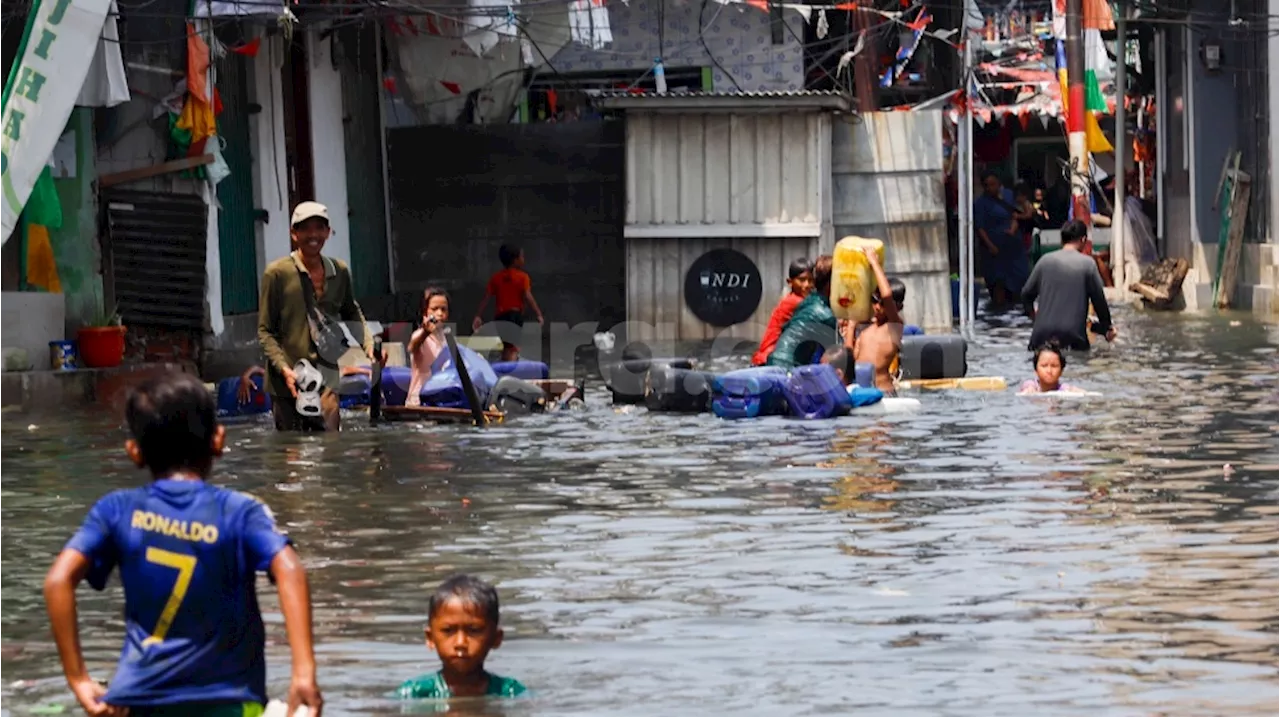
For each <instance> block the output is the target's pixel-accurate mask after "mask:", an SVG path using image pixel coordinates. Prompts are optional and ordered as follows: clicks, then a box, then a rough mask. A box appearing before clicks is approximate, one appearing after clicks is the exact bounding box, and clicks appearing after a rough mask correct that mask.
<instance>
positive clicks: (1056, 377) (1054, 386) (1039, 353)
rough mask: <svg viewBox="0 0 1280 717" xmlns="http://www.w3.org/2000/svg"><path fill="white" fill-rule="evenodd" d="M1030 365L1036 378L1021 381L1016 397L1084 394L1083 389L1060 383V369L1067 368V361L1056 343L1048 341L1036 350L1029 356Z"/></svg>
mask: <svg viewBox="0 0 1280 717" xmlns="http://www.w3.org/2000/svg"><path fill="white" fill-rule="evenodd" d="M1031 365H1032V366H1034V367H1035V369H1036V377H1035V378H1033V379H1032V378H1029V379H1027V380H1026V381H1023V382H1022V385H1021V386H1019V387H1018V395H1022V394H1027V393H1051V392H1053V391H1061V392H1063V393H1084V391H1083V389H1079V388H1076V387H1075V386H1072V385H1070V384H1066V383H1062V369H1064V368H1066V367H1067V359H1066V357H1065V356H1063V354H1062V349H1061V348H1059V347H1058V343H1057V342H1056V341H1050V342H1049V343H1047V344H1044V345H1043V346H1041V347H1040V348H1038V349H1036V352H1035V354H1033V355H1032V356H1031Z"/></svg>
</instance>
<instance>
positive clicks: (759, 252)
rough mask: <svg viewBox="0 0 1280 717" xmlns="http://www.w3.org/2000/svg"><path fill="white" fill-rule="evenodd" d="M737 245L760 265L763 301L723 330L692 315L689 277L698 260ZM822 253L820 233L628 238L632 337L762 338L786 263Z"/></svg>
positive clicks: (642, 339) (630, 329)
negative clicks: (686, 293)
mask: <svg viewBox="0 0 1280 717" xmlns="http://www.w3.org/2000/svg"><path fill="white" fill-rule="evenodd" d="M722 248H723V249H735V250H737V251H740V252H742V253H743V254H745V255H746V256H748V257H750V258H751V260H752V261H754V262H755V264H756V266H757V267H758V268H759V269H760V276H761V279H762V282H761V283H762V292H763V293H762V294H761V298H760V306H759V308H757V309H756V312H755V314H754V315H753V316H752V317H751V319H750V320H748V321H746V322H744V323H741V324H737V325H735V326H731V327H729V328H725V329H721V328H718V327H715V326H711V325H710V324H707V323H705V322H703V321H702V320H701V319H699V318H698V317H696V316H694V315H693V312H692V311H690V310H689V307H688V305H687V304H686V303H685V297H684V280H685V274H687V273H688V271H689V267H690V266H691V265H692V264H693V262H694V260H695V259H697V258H698V257H700V256H702V255H703V254H705V253H707V252H709V251H711V250H712V249H722ZM817 253H818V238H817V237H810V238H805V237H795V238H776V237H771V238H748V239H723V238H713V239H698V238H692V239H691V238H683V239H628V240H627V321H628V322H629V324H628V326H627V329H628V338H629V340H632V341H653V340H681V341H707V340H711V339H715V338H721V339H743V340H746V341H759V339H760V337H761V336H762V335H763V334H764V329H765V326H766V325H767V324H768V323H769V315H770V314H771V313H773V307H774V306H775V305H777V303H778V299H780V298H781V297H782V293H783V290H784V288H785V283H784V281H785V279H786V276H787V265H788V264H790V263H791V261H792V260H793V259H798V258H800V257H810V258H813V257H815V256H816V255H817Z"/></svg>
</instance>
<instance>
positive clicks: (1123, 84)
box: [1111, 3, 1138, 290]
mask: <svg viewBox="0 0 1280 717" xmlns="http://www.w3.org/2000/svg"><path fill="white" fill-rule="evenodd" d="M1126 14H1127V11H1126V10H1125V7H1124V4H1123V3H1120V4H1119V7H1118V8H1117V12H1116V82H1115V85H1116V143H1115V147H1116V183H1115V199H1114V201H1112V203H1111V207H1112V209H1111V272H1112V278H1113V279H1114V280H1115V285H1116V287H1117V288H1119V289H1121V290H1124V289H1125V288H1126V287H1128V286H1129V278H1128V274H1127V272H1128V269H1129V263H1130V262H1129V260H1130V255H1131V254H1132V253H1133V251H1132V249H1131V247H1130V246H1129V226H1128V225H1127V224H1126V223H1125V217H1124V200H1125V197H1126V196H1127V195H1126V192H1125V184H1126V182H1125V174H1126V172H1125V158H1126V157H1127V156H1128V154H1129V133H1128V129H1127V127H1126V125H1127V123H1128V114H1127V112H1126V111H1125V97H1126V96H1127V94H1128V88H1127V85H1128V81H1127V80H1128V77H1127V75H1128V66H1127V65H1126V63H1125V60H1124V58H1125V46H1126V45H1127V44H1128V42H1127V40H1126V37H1125V24H1126V23H1125V19H1126V18H1125V15H1126ZM1137 279H1138V277H1136V276H1135V277H1133V280H1135V281H1136V280H1137Z"/></svg>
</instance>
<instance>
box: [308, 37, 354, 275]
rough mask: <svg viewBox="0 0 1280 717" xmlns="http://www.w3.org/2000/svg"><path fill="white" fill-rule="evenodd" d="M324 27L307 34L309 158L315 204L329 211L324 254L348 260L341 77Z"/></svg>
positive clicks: (348, 237) (345, 160)
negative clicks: (330, 231)
mask: <svg viewBox="0 0 1280 717" xmlns="http://www.w3.org/2000/svg"><path fill="white" fill-rule="evenodd" d="M323 29H324V28H312V29H311V30H310V31H308V32H307V63H308V66H307V78H308V82H309V84H310V87H309V90H310V91H309V93H308V96H309V100H310V102H309V104H310V107H309V110H310V112H311V156H312V158H313V161H314V164H315V187H316V196H315V199H316V201H318V202H320V203H321V204H323V205H325V206H326V207H328V208H329V226H330V227H332V229H333V236H331V237H330V238H329V243H328V244H326V245H325V254H327V255H329V256H331V257H334V258H335V259H342V260H343V261H346V262H350V261H351V231H350V222H349V220H348V212H347V209H348V207H347V159H346V154H345V151H344V146H345V142H344V138H343V132H342V123H343V118H342V115H343V112H342V74H341V73H340V72H339V70H338V62H339V58H338V57H337V56H336V55H335V53H334V49H335V47H336V39H335V38H336V37H337V36H336V35H335V34H330V35H329V36H328V38H326V39H323V40H322V39H320V33H321V32H322V31H323Z"/></svg>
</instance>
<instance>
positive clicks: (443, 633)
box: [396, 575, 527, 700]
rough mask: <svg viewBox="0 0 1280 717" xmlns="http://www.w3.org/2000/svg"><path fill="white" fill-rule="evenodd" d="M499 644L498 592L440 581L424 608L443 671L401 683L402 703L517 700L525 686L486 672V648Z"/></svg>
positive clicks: (468, 580)
mask: <svg viewBox="0 0 1280 717" xmlns="http://www.w3.org/2000/svg"><path fill="white" fill-rule="evenodd" d="M501 645H502V628H501V627H499V625H498V592H497V591H496V590H494V589H493V586H492V585H490V584H488V583H486V582H484V581H483V580H479V579H477V578H473V577H471V576H470V575H455V576H453V577H451V578H449V579H448V580H446V581H444V583H443V584H441V585H440V587H438V588H436V592H435V594H434V595H432V596H431V602H430V603H429V604H428V606H427V647H428V648H429V649H431V650H434V651H435V652H436V654H438V655H439V656H440V663H441V668H442V669H441V670H440V671H439V672H435V673H432V674H429V675H422V676H420V677H415V678H413V679H412V680H408V681H406V682H405V683H404V684H402V685H400V689H399V690H397V691H396V695H397V696H398V697H399V698H400V699H404V700H424V699H448V698H450V697H516V696H517V695H521V694H524V693H525V692H526V691H527V690H526V689H525V686H524V685H522V684H520V683H519V682H517V681H516V680H513V679H511V678H510V677H499V676H498V675H494V674H491V673H489V672H487V671H486V670H485V669H484V660H485V658H486V657H488V656H489V651H490V650H495V649H497V648H498V647H500V646H501Z"/></svg>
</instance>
